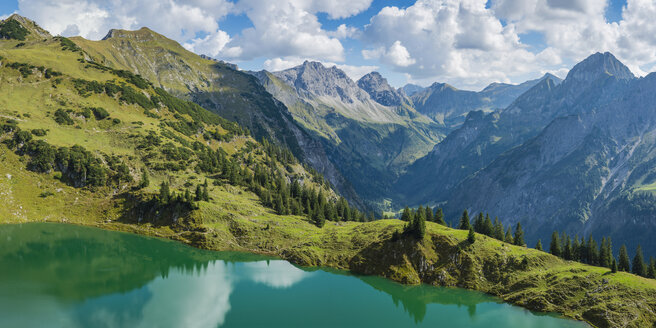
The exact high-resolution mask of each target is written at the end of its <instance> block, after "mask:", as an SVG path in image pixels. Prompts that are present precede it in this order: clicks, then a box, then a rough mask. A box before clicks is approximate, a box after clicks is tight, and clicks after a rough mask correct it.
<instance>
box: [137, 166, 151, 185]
mask: <svg viewBox="0 0 656 328" xmlns="http://www.w3.org/2000/svg"><path fill="white" fill-rule="evenodd" d="M149 185H150V179H149V178H148V171H146V168H143V169H142V170H141V183H139V187H141V188H142V189H143V188H146V187H148V186H149Z"/></svg>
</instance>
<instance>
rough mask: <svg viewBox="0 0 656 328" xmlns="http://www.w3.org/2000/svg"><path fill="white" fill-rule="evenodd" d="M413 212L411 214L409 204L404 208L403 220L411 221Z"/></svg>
mask: <svg viewBox="0 0 656 328" xmlns="http://www.w3.org/2000/svg"><path fill="white" fill-rule="evenodd" d="M410 218H411V214H410V208H408V207H407V206H406V207H405V208H404V209H403V214H401V220H403V221H405V222H410Z"/></svg>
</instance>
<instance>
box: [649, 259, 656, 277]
mask: <svg viewBox="0 0 656 328" xmlns="http://www.w3.org/2000/svg"><path fill="white" fill-rule="evenodd" d="M647 278H650V279H654V278H656V267H654V261H653V260H652V261H650V262H649V266H648V267H647Z"/></svg>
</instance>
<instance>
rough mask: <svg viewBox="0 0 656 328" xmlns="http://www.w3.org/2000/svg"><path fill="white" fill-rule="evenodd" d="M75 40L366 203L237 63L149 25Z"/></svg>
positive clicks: (111, 64)
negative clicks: (285, 151)
mask: <svg viewBox="0 0 656 328" xmlns="http://www.w3.org/2000/svg"><path fill="white" fill-rule="evenodd" d="M72 40H73V41H74V42H75V43H76V44H77V45H78V46H80V47H81V48H82V49H83V50H84V51H85V52H86V53H88V54H89V56H90V57H91V58H92V59H93V60H94V61H96V62H99V63H102V64H103V65H106V66H109V67H113V68H116V69H124V70H128V71H131V72H134V73H136V74H140V75H142V76H144V77H145V78H146V79H148V80H150V81H153V83H155V85H157V86H160V87H162V88H164V89H166V90H167V91H169V92H171V93H173V94H175V95H177V96H180V97H183V98H185V99H189V100H192V101H194V102H196V103H198V104H200V105H201V106H203V107H205V108H207V109H209V110H211V111H213V112H215V113H218V114H219V115H221V116H223V117H225V118H227V119H229V120H232V121H235V122H238V123H239V124H241V125H242V126H244V127H247V128H248V129H249V130H250V132H251V133H252V134H253V136H254V137H255V138H256V139H258V140H260V139H261V138H267V139H269V140H272V141H274V142H276V143H278V144H279V145H282V146H284V147H287V148H289V149H290V150H291V151H292V152H293V153H294V154H295V155H296V156H298V157H299V158H301V159H302V160H303V161H304V162H306V163H308V164H310V165H311V166H312V167H314V168H315V169H317V170H318V171H319V172H321V173H322V174H323V175H325V177H326V178H327V179H328V180H329V181H330V182H331V183H332V185H333V186H334V187H335V188H336V189H337V190H339V192H340V193H341V194H343V195H344V196H345V197H347V199H348V200H349V201H351V202H353V203H355V204H356V205H358V206H359V207H361V208H363V207H364V205H363V203H362V202H361V201H360V199H359V197H358V195H357V194H356V193H355V192H354V191H353V188H352V187H351V185H350V183H349V182H348V181H347V180H346V179H345V178H344V177H343V175H342V173H341V172H340V171H339V170H338V169H337V168H336V167H335V165H333V163H332V162H331V161H330V160H328V158H327V155H326V150H325V149H324V148H323V145H322V144H321V143H320V142H317V140H315V139H314V138H313V137H312V136H311V135H310V134H308V133H307V132H306V131H305V130H304V129H302V128H300V127H299V126H298V125H297V124H296V123H295V121H294V119H293V118H292V116H291V115H290V113H289V111H288V110H287V108H286V107H285V106H284V105H283V104H282V103H280V102H279V101H277V100H275V99H274V98H273V97H272V96H271V95H270V94H269V93H268V92H267V91H266V90H265V89H264V88H263V87H262V86H261V85H260V83H259V82H258V80H257V79H256V78H254V77H253V76H251V75H249V74H246V73H243V72H241V71H238V70H236V69H235V68H234V65H231V64H227V63H223V62H220V61H214V60H210V59H208V58H207V57H204V56H198V55H196V54H194V53H192V52H190V51H188V50H186V49H184V48H183V47H182V46H181V45H180V44H178V43H177V42H175V41H173V40H170V39H168V38H166V37H164V36H162V35H160V34H158V33H155V32H153V31H151V30H150V29H148V28H142V29H140V30H138V31H125V30H112V31H110V32H109V33H108V34H107V36H106V37H105V38H104V39H103V40H101V41H90V40H86V39H83V38H80V37H75V38H72Z"/></svg>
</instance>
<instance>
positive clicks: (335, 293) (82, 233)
mask: <svg viewBox="0 0 656 328" xmlns="http://www.w3.org/2000/svg"><path fill="white" fill-rule="evenodd" d="M363 282H364V283H363ZM44 323H47V326H49V327H108V328H111V327H199V328H200V327H219V326H221V327H249V326H250V327H261V326H269V327H290V326H314V327H318V326H325V327H334V326H353V327H357V326H377V327H385V326H386V327H400V326H409V325H412V324H416V325H430V326H443V327H486V326H489V324H490V323H492V325H497V326H504V327H581V325H579V324H578V323H575V322H572V321H564V320H560V319H555V318H551V317H548V318H546V319H540V317H537V316H534V315H532V314H530V313H527V312H526V311H524V310H521V309H518V308H515V307H511V306H508V305H507V304H497V299H494V298H491V297H489V296H486V295H484V294H481V293H475V292H471V291H465V290H460V289H444V288H432V287H428V286H403V285H399V284H395V283H392V282H390V281H388V280H385V279H381V278H376V277H353V276H351V275H348V274H346V273H344V272H340V271H331V273H326V272H323V271H317V269H316V268H315V269H300V268H297V267H295V266H293V265H291V264H290V263H288V262H286V261H280V260H272V259H270V258H266V257H261V256H254V255H248V254H241V253H216V252H206V251H201V250H197V249H193V248H190V247H186V246H183V245H180V244H178V243H173V242H169V241H164V240H159V239H152V238H144V237H140V236H135V235H131V234H123V233H112V232H106V231H102V230H97V229H89V228H83V227H76V226H68V225H54V224H29V225H23V226H1V227H0V327H42V326H43V325H44ZM495 323H496V324H495Z"/></svg>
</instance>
